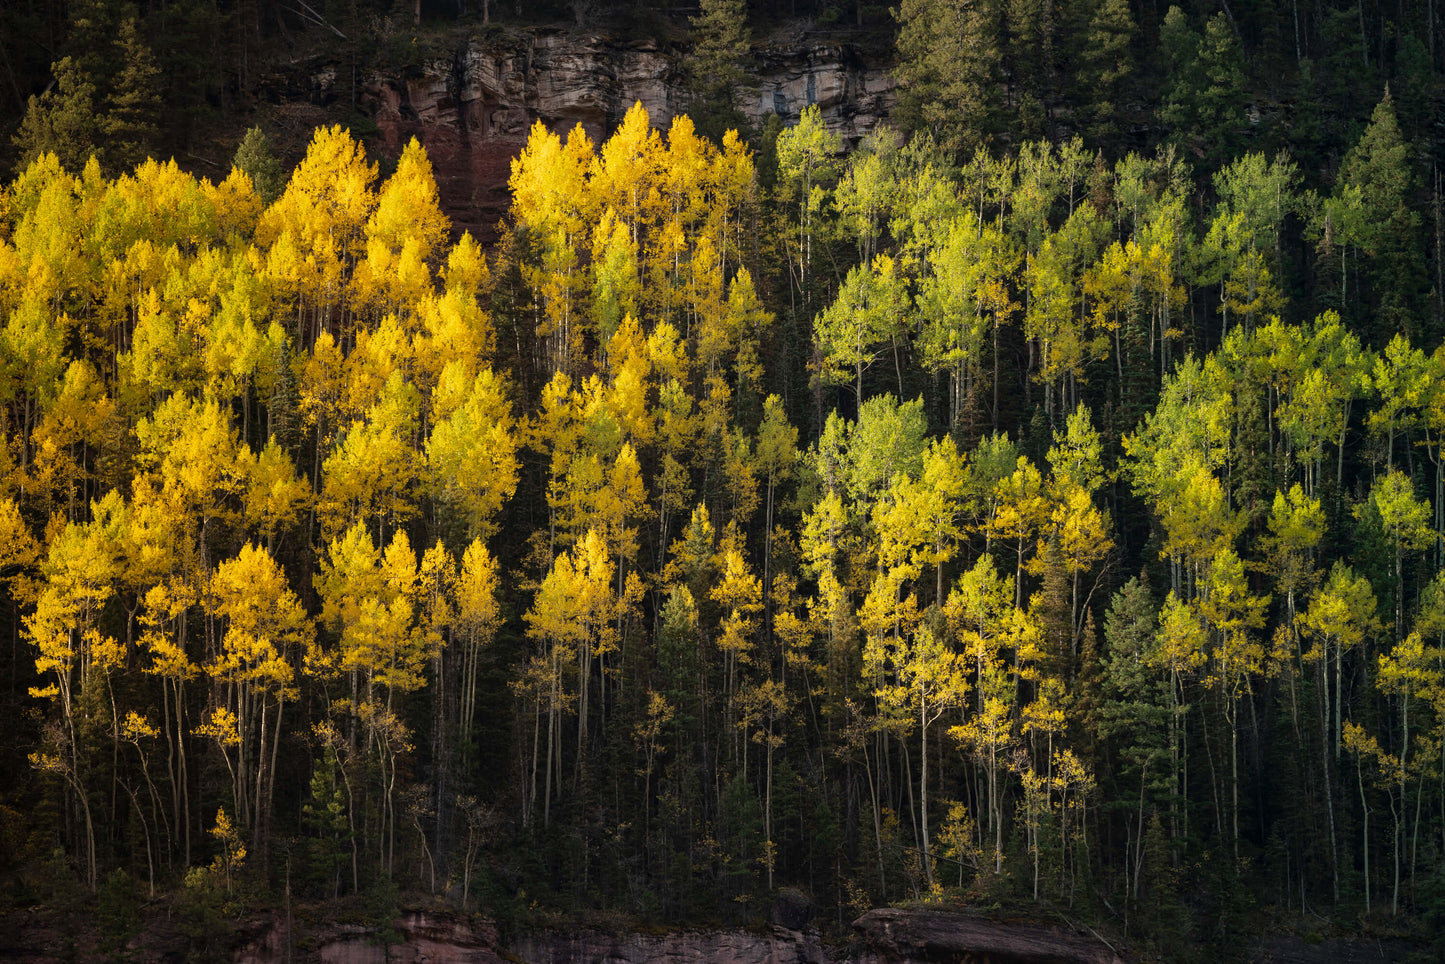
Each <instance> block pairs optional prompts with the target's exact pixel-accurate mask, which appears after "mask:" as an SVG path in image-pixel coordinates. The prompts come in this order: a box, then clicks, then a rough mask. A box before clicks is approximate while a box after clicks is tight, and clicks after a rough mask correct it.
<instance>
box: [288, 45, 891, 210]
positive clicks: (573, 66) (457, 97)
mask: <svg viewBox="0 0 1445 964" xmlns="http://www.w3.org/2000/svg"><path fill="white" fill-rule="evenodd" d="M459 44H460V45H459V47H458V48H457V49H456V50H455V52H454V53H453V54H452V55H451V56H450V57H440V58H431V59H427V60H425V61H423V62H420V63H416V64H410V65H405V66H397V67H395V68H389V69H387V70H385V71H380V72H378V73H376V74H375V75H373V76H372V77H371V79H370V80H369V81H368V82H367V84H366V86H365V91H364V96H363V99H362V107H363V108H365V109H367V110H369V111H370V112H371V113H372V114H373V115H374V116H375V118H376V122H377V124H378V126H379V127H380V128H381V130H382V133H383V136H384V137H385V139H386V141H387V146H388V147H389V148H390V149H391V150H392V151H393V152H395V151H399V150H400V148H401V146H402V145H403V144H404V143H405V142H406V140H407V139H408V138H410V137H413V136H414V137H416V138H418V139H419V140H420V141H421V142H422V144H423V145H424V146H425V147H426V149H427V152H428V154H429V155H430V157H431V159H432V164H433V167H434V168H435V171H436V176H437V183H438V187H439V189H440V190H441V193H442V202H443V207H444V208H445V209H446V212H447V214H448V216H450V217H451V218H452V220H453V223H454V224H456V225H457V226H458V228H466V229H470V230H472V231H473V232H474V233H479V234H481V235H483V236H489V235H490V229H491V228H492V227H493V225H494V224H495V222H496V220H497V218H498V217H500V215H501V214H502V212H504V211H505V209H506V202H507V193H506V185H507V177H508V174H509V173H510V161H511V158H512V157H514V156H515V155H516V154H517V152H518V151H519V150H520V149H521V147H522V145H523V144H524V143H525V142H526V137H527V133H528V131H529V130H530V128H531V126H532V124H533V123H534V122H536V121H538V120H540V121H542V122H543V123H544V124H546V125H547V126H548V127H550V128H552V129H554V130H557V131H559V132H566V131H570V130H571V129H572V128H573V127H574V126H576V125H578V124H580V125H582V128H583V129H584V130H586V131H587V133H588V135H589V136H591V138H592V139H593V141H594V142H597V141H600V140H601V139H602V138H605V137H606V136H607V135H608V134H609V133H610V132H611V130H612V129H613V128H614V127H615V126H616V125H617V124H618V122H620V121H621V119H622V117H623V115H624V114H625V113H626V112H627V111H628V109H629V108H631V107H632V105H633V104H634V103H638V102H641V104H642V105H643V106H644V107H646V108H647V111H648V114H649V115H650V117H651V119H652V123H653V125H654V126H656V127H659V128H663V129H666V127H667V126H668V125H669V124H671V122H672V119H673V118H674V117H675V116H677V115H678V114H680V113H683V112H684V111H686V109H687V103H688V95H687V86H686V73H685V68H684V61H685V58H686V55H687V49H686V48H685V47H683V46H680V45H673V44H666V43H662V42H659V41H656V40H651V39H642V40H624V39H620V38H617V37H612V36H607V35H604V34H589V33H578V32H573V31H564V30H561V29H557V28H551V29H535V30H520V29H518V30H507V31H501V32H498V33H494V34H488V35H486V36H473V37H470V38H466V39H464V40H462V41H459ZM754 55H755V61H756V64H757V70H756V72H755V76H756V80H757V86H756V87H752V88H749V89H747V90H745V91H743V92H742V93H741V96H740V104H739V106H740V108H741V109H742V111H743V113H744V115H745V116H746V117H747V118H748V120H749V121H750V122H751V123H753V124H755V125H761V124H762V123H763V122H764V119H765V117H766V116H767V115H768V114H769V113H774V114H778V115H779V116H780V117H781V118H782V119H783V120H784V121H785V122H787V123H792V122H794V121H796V120H797V119H798V117H799V116H800V115H801V113H802V111H803V109H804V108H805V107H808V106H809V105H812V104H816V105H818V107H819V109H820V110H821V112H822V117H823V121H824V123H825V124H826V125H827V127H828V128H829V130H831V131H832V132H834V133H836V134H838V135H839V136H840V137H841V138H842V139H843V140H844V142H845V143H850V144H851V143H856V142H857V141H858V140H859V139H860V138H862V137H863V136H865V135H866V134H867V133H868V132H869V131H870V130H872V129H873V128H874V127H875V126H876V125H877V123H878V122H879V121H880V120H881V119H883V118H885V117H886V116H887V115H888V111H889V109H890V107H891V106H892V104H893V81H892V79H891V78H890V77H889V76H888V74H887V73H886V72H885V71H884V70H883V69H881V67H880V66H879V65H872V64H868V63H866V62H865V59H864V57H863V55H862V53H861V52H860V50H859V49H858V48H857V47H855V46H853V45H851V44H848V43H841V42H834V41H831V40H826V39H818V38H815V37H810V36H809V34H808V33H807V32H806V31H802V30H799V31H796V32H795V33H794V34H793V35H791V36H789V37H787V38H784V39H781V40H777V41H773V42H769V43H764V44H759V45H757V46H756V47H755V49H754ZM335 83H336V71H335V70H334V69H333V68H332V67H330V66H328V65H320V66H317V67H316V68H315V69H314V70H313V71H312V73H311V83H310V87H309V91H310V93H309V96H311V97H312V98H313V99H320V100H324V99H325V98H326V97H327V96H328V94H327V92H328V90H329V89H330V88H331V87H332V86H333V85H334V84H335Z"/></svg>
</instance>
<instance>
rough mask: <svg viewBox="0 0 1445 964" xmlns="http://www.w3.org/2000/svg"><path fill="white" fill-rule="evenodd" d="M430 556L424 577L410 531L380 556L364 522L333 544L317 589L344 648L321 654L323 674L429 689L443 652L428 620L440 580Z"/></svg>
mask: <svg viewBox="0 0 1445 964" xmlns="http://www.w3.org/2000/svg"><path fill="white" fill-rule="evenodd" d="M427 555H428V560H429V562H428V568H427V571H425V572H423V571H419V570H418V567H417V558H416V553H415V552H414V551H413V550H412V548H411V541H410V540H409V539H408V538H407V536H406V533H405V532H403V531H398V532H397V533H396V535H395V537H394V538H393V539H392V542H391V544H390V545H389V546H387V547H386V550H385V552H378V551H377V549H376V547H375V546H374V545H373V543H372V541H371V536H370V535H369V534H368V533H367V531H366V527H365V524H364V523H360V522H358V523H357V524H355V525H353V526H352V527H351V529H350V530H348V531H347V533H346V534H345V536H344V537H343V538H342V539H340V540H338V541H333V542H332V543H331V549H330V553H329V558H328V559H327V560H325V561H323V563H322V567H321V570H322V571H321V573H320V574H319V575H318V576H317V577H316V589H317V592H318V593H319V594H320V596H321V598H322V602H323V613H322V615H323V619H324V620H325V622H326V625H327V626H329V627H330V628H331V629H332V630H333V631H336V632H338V633H339V635H340V648H339V650H338V652H337V653H336V654H334V655H331V656H318V657H317V658H316V660H315V665H316V666H317V668H318V669H329V668H332V667H334V668H335V669H339V670H340V671H341V672H358V673H360V674H361V675H362V676H363V677H364V678H365V679H366V680H367V681H368V682H369V683H374V684H377V685H381V686H385V687H387V688H388V689H393V690H403V691H407V690H415V689H419V688H420V687H422V686H423V685H425V683H426V679H425V677H424V675H423V673H422V671H423V670H424V669H425V667H426V664H427V662H428V661H430V660H431V659H433V658H434V657H435V655H436V652H437V650H438V649H439V647H440V646H441V637H440V636H438V635H437V634H436V633H435V632H433V631H432V627H431V626H429V625H422V620H421V619H420V617H421V616H423V615H424V613H423V612H421V611H420V610H421V606H420V605H419V604H420V603H422V602H423V601H424V600H423V598H422V597H423V595H424V594H426V593H427V592H429V591H431V590H432V589H434V588H435V585H434V584H435V583H436V581H437V580H436V576H437V572H436V570H437V569H438V560H437V559H436V558H435V557H433V555H432V553H428V554H427ZM448 565H449V563H448ZM424 575H425V576H427V579H426V580H425V581H424V580H423V578H422V577H423V576H424ZM442 581H446V580H442ZM310 661H311V660H310V658H308V662H310Z"/></svg>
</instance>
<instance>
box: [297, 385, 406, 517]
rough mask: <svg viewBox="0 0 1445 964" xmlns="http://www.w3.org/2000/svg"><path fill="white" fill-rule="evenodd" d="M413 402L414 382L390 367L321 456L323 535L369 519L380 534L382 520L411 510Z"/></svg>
mask: <svg viewBox="0 0 1445 964" xmlns="http://www.w3.org/2000/svg"><path fill="white" fill-rule="evenodd" d="M418 404H419V400H418V396H417V391H416V388H415V386H413V385H412V384H411V383H410V382H408V381H406V380H405V378H404V377H403V376H402V373H401V372H399V371H398V372H392V374H391V377H390V378H389V379H388V380H387V383H386V387H385V388H384V389H382V393H381V397H380V398H379V399H378V401H377V403H376V404H375V405H374V406H372V408H371V409H370V411H368V412H367V415H366V418H365V419H358V420H355V421H353V422H352V423H351V424H350V426H349V428H348V429H347V430H346V433H345V435H344V437H343V438H342V440H341V443H340V444H339V445H338V446H337V447H336V448H335V449H334V450H333V451H332V452H331V454H330V455H328V456H327V457H326V462H325V464H324V465H323V466H322V469H321V475H322V481H321V497H320V500H319V501H318V504H317V515H318V516H319V518H320V520H321V531H322V533H323V535H334V534H335V533H338V532H340V531H342V530H343V529H345V528H346V527H348V526H349V525H351V524H352V523H354V522H356V521H359V520H366V519H370V520H373V521H374V522H375V525H376V531H377V535H378V540H381V539H384V538H385V534H386V530H387V527H388V525H390V526H391V527H392V528H395V527H397V526H398V525H400V524H401V523H404V522H405V521H406V520H408V519H410V518H411V517H412V516H413V515H414V514H415V512H416V505H415V501H414V499H415V495H416V493H415V486H414V484H413V482H414V479H415V477H416V474H417V468H418V464H419V462H420V458H419V455H418V452H417V450H416V444H417V441H418V440H417V406H418Z"/></svg>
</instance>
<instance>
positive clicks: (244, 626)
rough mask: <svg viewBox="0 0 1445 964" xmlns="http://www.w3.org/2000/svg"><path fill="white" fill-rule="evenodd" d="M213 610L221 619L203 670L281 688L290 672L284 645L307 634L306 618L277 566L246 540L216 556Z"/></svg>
mask: <svg viewBox="0 0 1445 964" xmlns="http://www.w3.org/2000/svg"><path fill="white" fill-rule="evenodd" d="M211 592H212V594H213V595H214V597H215V600H216V611H217V613H218V614H219V615H221V616H223V617H225V619H226V634H225V636H224V638H223V639H222V640H221V653H220V656H219V657H218V658H217V660H216V661H214V662H213V663H212V664H211V665H210V666H208V667H207V670H208V671H209V672H210V673H211V675H212V676H213V677H215V678H217V679H223V680H226V681H228V682H231V683H236V684H240V685H241V686H242V687H243V688H248V689H249V688H251V687H255V688H257V689H260V690H262V691H265V692H271V693H273V694H276V695H281V694H284V693H285V692H286V691H287V690H288V689H289V687H290V686H291V683H292V682H293V680H294V678H295V671H294V670H293V669H292V666H291V664H290V662H289V661H288V659H287V656H286V654H287V652H288V651H293V652H294V651H295V650H296V649H298V648H300V647H302V646H304V645H306V644H307V643H308V642H309V641H310V639H311V622H310V619H309V618H308V617H307V615H306V611H305V610H304V609H303V608H302V607H301V601H300V600H299V599H298V598H297V597H296V594H295V593H293V592H292V591H291V588H290V586H289V585H287V582H286V576H285V574H284V573H283V572H282V571H281V567H280V566H279V565H277V563H276V561H275V560H274V559H272V558H271V556H270V555H269V554H267V553H266V552H265V551H264V550H262V549H260V548H257V547H256V546H254V545H250V544H248V545H246V546H245V547H244V548H243V549H242V550H241V553H240V555H238V556H237V557H236V558H235V559H229V560H227V561H225V562H222V563H221V564H220V565H219V566H218V567H217V568H216V574H215V577H214V578H213V579H212V580H211Z"/></svg>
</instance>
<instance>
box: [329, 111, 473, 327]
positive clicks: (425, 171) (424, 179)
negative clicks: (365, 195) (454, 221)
mask: <svg viewBox="0 0 1445 964" xmlns="http://www.w3.org/2000/svg"><path fill="white" fill-rule="evenodd" d="M450 229H451V225H450V223H449V222H448V220H447V217H446V215H444V214H443V213H442V210H441V199H440V196H439V195H438V193H437V185H436V179H435V178H434V177H433V174H432V166H431V160H430V159H429V158H428V157H427V154H426V149H425V148H423V147H422V146H421V144H419V143H418V142H417V140H416V138H415V137H413V138H412V139H411V140H410V141H408V142H407V145H406V147H404V148H402V152H401V157H400V158H398V159H397V162H396V170H395V171H394V172H393V173H392V175H391V177H389V178H387V179H386V183H384V184H382V185H381V188H380V190H378V191H377V197H376V207H375V209H374V210H372V212H371V216H370V217H369V218H367V221H366V228H365V231H364V232H363V241H362V243H363V245H364V250H365V256H364V257H362V258H361V259H360V261H358V263H357V265H356V271H355V274H354V275H353V276H352V278H351V287H352V299H353V302H352V303H353V305H354V309H355V311H356V312H357V314H358V315H363V316H369V317H370V318H371V319H372V320H375V319H376V318H377V317H379V316H380V314H382V313H384V312H387V311H410V310H411V306H413V305H415V304H416V302H417V301H419V300H420V298H421V296H422V295H423V294H424V293H426V292H427V291H429V289H430V288H431V264H432V262H433V261H434V260H436V259H437V257H438V255H439V254H440V252H441V248H442V246H443V245H444V244H445V243H446V240H447V232H448V231H449V230H450Z"/></svg>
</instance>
